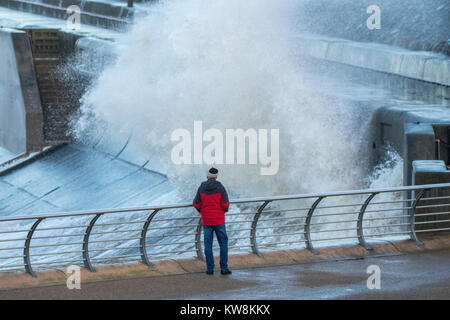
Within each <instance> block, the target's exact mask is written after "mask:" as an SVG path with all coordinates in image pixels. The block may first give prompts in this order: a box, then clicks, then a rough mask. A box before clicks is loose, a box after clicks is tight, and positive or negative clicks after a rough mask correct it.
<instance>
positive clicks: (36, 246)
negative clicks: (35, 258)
mask: <svg viewBox="0 0 450 320" xmlns="http://www.w3.org/2000/svg"><path fill="white" fill-rule="evenodd" d="M80 244H83V242H71V243H56V244H42V245H33V246H30V249H33V248H47V247H62V246H75V245H80Z"/></svg>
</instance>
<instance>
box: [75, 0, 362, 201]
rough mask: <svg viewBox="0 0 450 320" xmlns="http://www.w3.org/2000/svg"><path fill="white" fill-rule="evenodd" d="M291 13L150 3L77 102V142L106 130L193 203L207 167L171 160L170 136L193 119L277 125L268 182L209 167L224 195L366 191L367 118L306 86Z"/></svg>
mask: <svg viewBox="0 0 450 320" xmlns="http://www.w3.org/2000/svg"><path fill="white" fill-rule="evenodd" d="M295 6H296V4H295V1H267V0H249V1H237V0H216V1H203V0H189V1H186V0H185V1H163V2H161V3H158V4H156V5H154V6H153V8H152V10H151V12H150V14H149V15H148V16H147V17H146V18H145V19H143V20H141V21H140V22H139V23H138V24H137V25H136V26H135V27H134V28H133V30H132V31H130V32H129V33H127V34H124V35H123V37H122V38H121V39H120V40H119V46H118V58H117V60H116V61H115V63H114V64H112V65H111V66H110V67H108V68H107V69H106V70H104V71H103V73H102V74H101V75H100V76H99V77H98V80H97V81H96V83H95V84H94V85H93V86H92V87H91V88H90V90H89V91H88V92H87V93H86V95H85V96H84V98H83V105H82V109H81V111H82V115H81V117H80V118H79V119H78V121H77V123H76V125H75V127H74V131H75V133H76V135H77V136H78V137H79V138H80V139H82V140H83V139H85V138H86V136H88V132H99V131H100V132H101V131H103V128H104V127H107V128H109V131H108V132H112V133H111V135H114V134H116V133H117V134H118V133H123V132H129V133H132V134H133V139H134V142H135V143H138V144H140V145H141V147H140V148H139V149H140V150H141V151H140V152H142V153H146V154H149V155H150V154H151V155H152V156H156V157H157V158H158V159H159V162H161V163H162V165H163V166H164V168H165V171H166V172H167V174H168V177H169V179H170V180H171V181H172V182H173V184H174V186H175V187H177V188H178V190H180V191H181V194H182V195H183V198H190V197H191V196H192V194H193V193H194V191H195V190H196V187H197V184H198V182H199V180H200V179H203V178H204V177H205V174H206V169H207V168H208V167H209V166H208V165H206V164H203V165H175V164H174V163H173V162H172V161H171V158H170V156H171V150H172V148H173V147H174V143H173V142H172V141H171V134H172V132H173V131H174V130H176V129H179V128H185V129H187V130H190V131H193V124H194V121H196V120H201V121H202V122H203V125H204V126H205V127H206V128H217V129H219V130H222V132H225V130H226V129H234V128H242V129H244V130H246V129H250V128H253V129H269V130H270V129H279V130H280V143H279V148H280V149H279V150H280V151H279V152H280V168H279V171H278V173H277V174H276V175H272V176H261V175H260V166H259V165H248V164H247V165H216V166H217V167H218V168H219V169H220V171H221V174H220V176H219V179H220V180H222V181H223V182H224V183H225V184H226V185H227V186H228V188H229V190H230V193H231V195H232V196H261V195H271V194H289V193H302V192H317V191H332V190H343V189H352V188H359V187H362V186H363V185H366V183H365V182H366V181H367V177H368V175H370V169H369V168H370V161H369V157H368V156H367V155H368V154H369V151H368V150H369V149H368V147H367V145H369V143H368V142H367V140H368V135H369V129H368V127H369V123H370V114H367V111H363V110H362V109H361V108H360V107H358V106H355V105H349V104H348V103H345V102H342V101H339V100H337V99H334V98H331V97H328V96H324V95H322V94H319V92H318V91H317V90H316V88H314V87H312V86H311V85H309V84H308V83H307V81H305V80H304V76H303V74H302V72H301V71H300V70H301V68H299V62H298V58H296V57H294V55H293V50H292V49H293V48H292V43H291V41H292V36H293V35H294V34H295V29H294V28H293V27H292V26H293V25H295V23H294V22H293V21H291V17H292V12H293V10H295ZM293 20H295V19H293ZM291 22H292V23H291ZM326 85H327V84H326V82H324V83H323V87H322V88H321V90H322V92H323V89H324V88H326ZM330 95H332V92H330ZM98 128H101V130H99V129H98ZM204 144H206V143H204Z"/></svg>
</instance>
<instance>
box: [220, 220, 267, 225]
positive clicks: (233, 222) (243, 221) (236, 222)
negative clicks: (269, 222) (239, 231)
mask: <svg viewBox="0 0 450 320" xmlns="http://www.w3.org/2000/svg"><path fill="white" fill-rule="evenodd" d="M260 221H262V220H260ZM248 222H253V220H233V221H228V222H227V225H229V224H239V223H248Z"/></svg>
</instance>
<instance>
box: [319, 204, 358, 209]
mask: <svg viewBox="0 0 450 320" xmlns="http://www.w3.org/2000/svg"><path fill="white" fill-rule="evenodd" d="M363 204H364V203H355V204H340V205H334V206H322V207H317V208H316V210H319V209H334V208H346V207H360V206H362V205H363Z"/></svg>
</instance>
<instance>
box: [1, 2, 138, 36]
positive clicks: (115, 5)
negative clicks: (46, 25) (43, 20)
mask: <svg viewBox="0 0 450 320" xmlns="http://www.w3.org/2000/svg"><path fill="white" fill-rule="evenodd" d="M73 5H75V6H78V7H79V8H80V22H81V23H82V24H88V25H93V26H98V27H103V28H108V29H116V30H117V29H123V28H124V27H126V26H127V25H128V24H130V23H131V22H132V21H133V18H134V15H135V11H136V10H135V8H128V7H127V5H126V3H124V2H117V1H110V2H105V1H91V0H88V1H87V0H0V6H3V7H7V8H10V9H14V10H18V11H24V12H30V13H34V14H39V15H44V16H48V17H52V18H58V19H64V20H66V19H67V18H68V17H69V15H68V14H67V8H68V7H69V6H73Z"/></svg>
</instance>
